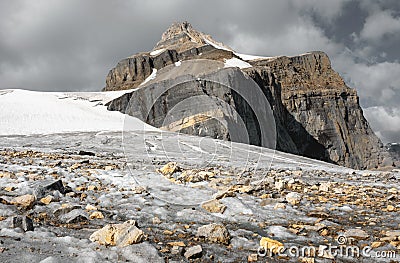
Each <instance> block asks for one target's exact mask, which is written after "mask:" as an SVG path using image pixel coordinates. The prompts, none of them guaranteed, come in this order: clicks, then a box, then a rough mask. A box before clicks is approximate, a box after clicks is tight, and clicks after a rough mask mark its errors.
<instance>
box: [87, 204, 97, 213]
mask: <svg viewBox="0 0 400 263" xmlns="http://www.w3.org/2000/svg"><path fill="white" fill-rule="evenodd" d="M85 209H86V210H87V211H94V210H97V207H95V206H93V205H91V204H87V205H86V207H85Z"/></svg>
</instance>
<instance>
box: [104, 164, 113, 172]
mask: <svg viewBox="0 0 400 263" xmlns="http://www.w3.org/2000/svg"><path fill="white" fill-rule="evenodd" d="M112 169H113V167H112V166H110V165H107V166H105V167H104V170H105V171H111V170H112Z"/></svg>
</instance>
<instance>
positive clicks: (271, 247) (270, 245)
mask: <svg viewBox="0 0 400 263" xmlns="http://www.w3.org/2000/svg"><path fill="white" fill-rule="evenodd" d="M260 246H261V247H263V248H264V249H265V250H266V251H267V253H268V252H269V251H271V252H272V253H273V254H277V253H279V252H281V251H283V249H284V246H283V244H282V243H281V242H279V241H277V240H274V239H271V238H268V237H262V238H261V240H260Z"/></svg>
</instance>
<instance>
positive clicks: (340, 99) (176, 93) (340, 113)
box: [105, 22, 393, 169]
mask: <svg viewBox="0 0 400 263" xmlns="http://www.w3.org/2000/svg"><path fill="white" fill-rule="evenodd" d="M183 62H184V63H183ZM181 65H185V69H183V68H181V67H180V66H181ZM177 68H180V69H179V70H177ZM226 68H236V71H235V72H233V73H232V71H227V70H226ZM242 73H243V74H245V76H246V78H249V77H250V79H251V80H252V81H254V82H255V83H256V84H257V85H256V86H257V87H256V86H254V85H252V84H251V81H248V82H246V83H245V84H243V83H242V84H243V85H245V86H248V87H250V86H251V88H248V89H252V90H251V91H250V92H252V93H254V94H258V93H259V92H260V90H261V91H262V94H261V95H260V96H259V97H260V99H263V98H266V99H267V101H266V103H264V104H265V106H266V107H270V108H271V110H272V112H273V117H274V122H275V124H274V125H275V126H276V128H273V129H272V130H274V131H276V138H274V140H275V141H276V142H274V143H270V145H272V144H273V145H274V147H275V145H276V149H278V150H280V151H286V152H290V153H295V154H300V155H304V156H307V157H311V158H315V159H321V160H324V161H329V162H332V163H335V164H339V165H344V166H348V167H352V168H357V169H366V168H377V167H382V166H391V165H393V161H392V160H391V158H390V156H389V154H388V153H387V152H386V150H385V148H384V147H383V145H382V143H381V142H380V140H379V139H378V138H377V136H376V135H375V134H374V133H373V131H372V129H371V128H370V127H369V125H368V122H367V120H366V119H365V118H364V116H363V112H362V109H361V107H360V105H359V100H358V96H357V93H356V91H355V90H354V89H352V88H350V87H348V86H347V85H346V84H345V83H344V81H343V79H342V78H341V77H340V76H339V74H338V73H337V72H335V71H334V70H333V69H332V67H331V63H330V60H329V58H328V56H327V55H326V54H325V53H323V52H310V53H306V54H302V55H299V56H294V57H286V56H280V57H256V56H248V55H244V54H239V53H236V52H235V51H233V50H232V49H231V48H229V47H226V46H224V45H223V44H221V43H219V42H217V41H214V40H213V39H212V38H211V37H210V36H208V35H205V34H204V33H201V32H198V31H196V30H195V29H193V28H192V27H191V26H190V24H188V23H187V22H184V23H175V24H173V25H172V26H171V27H170V28H169V29H167V31H166V32H165V33H164V34H163V36H162V39H161V41H160V42H159V43H158V44H157V45H156V47H155V48H154V50H152V51H150V52H143V53H139V54H136V55H134V56H131V57H129V58H126V59H124V60H122V61H120V62H119V63H118V64H117V66H116V67H115V68H113V69H112V70H111V71H110V73H109V74H108V76H107V80H106V87H105V90H123V89H131V88H137V87H139V88H140V89H139V90H138V91H136V92H133V93H132V94H130V93H127V94H126V95H124V96H122V97H121V98H118V99H116V100H114V101H112V102H110V103H109V107H108V108H109V109H110V110H118V111H121V112H124V113H128V114H130V115H132V116H135V117H138V118H140V119H142V120H144V121H145V122H147V123H149V124H152V125H155V126H156V127H164V128H166V129H169V130H174V131H181V132H184V133H188V134H193V135H201V136H211V137H214V138H224V139H227V140H235V139H233V138H231V137H232V134H231V132H232V131H233V130H234V129H229V128H227V126H229V125H231V126H232V125H233V126H234V127H236V126H238V125H239V124H240V123H238V122H236V123H235V121H232V120H237V119H238V118H237V117H238V116H239V117H240V119H241V122H242V124H243V125H244V126H245V127H246V131H247V136H248V139H243V140H242V139H239V140H236V141H240V142H244V141H246V140H247V141H248V142H249V143H251V144H255V145H263V144H262V143H261V141H262V140H261V139H260V134H262V132H265V129H262V128H261V126H262V125H261V124H262V123H261V124H260V120H259V119H257V118H256V116H255V111H257V110H259V109H254V108H252V105H251V103H250V105H249V103H248V102H246V100H245V99H243V98H242V97H241V96H240V94H239V96H238V95H237V94H236V93H235V92H233V93H232V92H230V90H229V89H228V90H226V91H224V92H221V90H224V88H223V87H222V86H226V85H228V86H229V85H231V84H232V83H236V84H235V85H237V83H239V82H238V81H237V78H239V79H240V78H242ZM213 76H214V77H213ZM205 77H206V78H211V79H214V78H215V79H218V81H221V80H222V84H221V83H216V82H215V81H214V80H213V81H205V82H201V81H200V82H196V78H200V79H202V78H205ZM191 78H192V79H191ZM190 79H191V80H190ZM182 80H185V83H178V82H179V81H181V82H182ZM165 85H170V86H171V85H176V87H175V88H173V89H171V90H166V91H165V92H166V93H165V94H158V93H159V91H160V87H161V86H163V87H165ZM229 88H231V89H232V88H233V89H236V91H238V90H240V91H244V90H246V89H244V88H243V87H239V86H237V87H232V86H230V87H229ZM183 90H185V92H183ZM194 90H197V91H196V92H194V93H193V92H190V91H194ZM217 90H220V91H218V92H217ZM155 94H158V95H159V96H161V97H160V98H157V99H156V100H155V101H153V100H154V99H155ZM194 95H195V96H203V98H204V97H207V96H208V97H209V98H210V100H214V101H215V100H216V99H217V100H220V101H222V102H223V103H226V104H227V105H228V106H229V107H230V109H231V111H230V112H229V113H224V114H222V115H223V116H222V117H220V116H219V115H220V113H219V111H218V110H217V111H212V112H211V113H210V112H209V111H210V110H209V109H208V108H207V107H209V104H207V103H206V104H207V105H208V106H204V105H203V106H196V107H197V108H196V109H189V108H190V107H186V108H183V109H180V110H177V109H176V106H177V105H178V104H179V103H180V102H183V101H185V100H190V98H191V96H194ZM257 96H258V95H257ZM261 97H263V98H261ZM157 105H162V106H157ZM193 105H194V104H193ZM174 107H175V108H174ZM224 107H226V106H224ZM171 110H175V111H177V112H175V114H171V113H169V112H170V111H171ZM266 111H268V110H266ZM232 112H234V113H232ZM235 112H236V113H235ZM149 113H151V115H149ZM185 114H186V116H185ZM199 114H200V115H204V116H207V117H205V118H200V119H199V118H198V116H199ZM235 114H236V115H238V116H235ZM170 115H174V116H177V115H179V116H181V117H182V118H180V119H179V118H175V119H174V120H173V121H171V120H168V118H167V117H168V116H170ZM185 117H186V119H185ZM213 119H214V120H213ZM194 120H195V121H194ZM202 120H203V121H202ZM216 120H217V121H216ZM239 122H240V121H239ZM182 123H184V125H183V126H182ZM232 123H233V124H232ZM190 124H192V125H191V126H190ZM235 125H236V126H235ZM243 125H242V126H243ZM180 127H183V128H182V129H181V128H180ZM272 130H271V132H272ZM263 146H265V145H263Z"/></svg>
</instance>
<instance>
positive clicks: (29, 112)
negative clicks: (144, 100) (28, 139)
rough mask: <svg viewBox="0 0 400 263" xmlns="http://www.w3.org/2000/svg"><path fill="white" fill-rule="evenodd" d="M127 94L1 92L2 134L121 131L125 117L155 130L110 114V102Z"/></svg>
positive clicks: (0, 126) (116, 113)
mask: <svg viewBox="0 0 400 263" xmlns="http://www.w3.org/2000/svg"><path fill="white" fill-rule="evenodd" d="M125 92H128V91H112V92H71V93H65V92H35V91H27V90H2V91H0V135H27V134H49V133H61V132H80V131H122V129H123V127H124V120H125V118H129V119H130V122H129V123H130V124H132V123H133V124H134V125H133V126H132V125H130V127H131V126H132V129H137V130H142V129H144V128H145V129H146V130H155V128H153V127H151V126H149V125H147V124H144V123H143V122H141V121H140V120H138V119H136V118H133V117H130V116H126V115H124V114H122V113H120V112H112V111H108V110H107V107H106V106H104V104H105V103H107V102H108V101H110V100H112V99H114V98H117V97H119V96H121V95H122V94H123V93H125Z"/></svg>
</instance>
